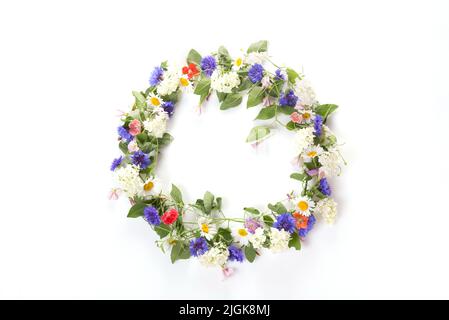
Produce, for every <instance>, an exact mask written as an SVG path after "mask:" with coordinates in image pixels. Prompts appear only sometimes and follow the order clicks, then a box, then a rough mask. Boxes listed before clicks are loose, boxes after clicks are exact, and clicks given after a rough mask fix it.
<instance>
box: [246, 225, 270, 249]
mask: <svg viewBox="0 0 449 320" xmlns="http://www.w3.org/2000/svg"><path fill="white" fill-rule="evenodd" d="M248 240H249V242H251V244H252V245H253V248H254V249H260V248H262V246H263V244H264V243H265V240H267V237H266V236H265V232H264V229H263V228H257V229H256V230H255V231H254V234H250V236H249V239H248Z"/></svg>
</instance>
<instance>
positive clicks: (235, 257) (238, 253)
mask: <svg viewBox="0 0 449 320" xmlns="http://www.w3.org/2000/svg"><path fill="white" fill-rule="evenodd" d="M228 251H229V257H228V259H229V261H238V262H242V261H243V252H242V250H241V249H239V248H237V247H236V246H234V245H231V246H229V248H228Z"/></svg>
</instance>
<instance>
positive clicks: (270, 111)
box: [256, 106, 276, 120]
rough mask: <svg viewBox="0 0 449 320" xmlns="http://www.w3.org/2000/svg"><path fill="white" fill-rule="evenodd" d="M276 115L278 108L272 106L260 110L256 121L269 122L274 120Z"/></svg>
mask: <svg viewBox="0 0 449 320" xmlns="http://www.w3.org/2000/svg"><path fill="white" fill-rule="evenodd" d="M275 115H276V106H270V107H265V108H262V109H260V112H259V114H258V115H257V117H256V120H268V119H271V118H273V117H274V116H275Z"/></svg>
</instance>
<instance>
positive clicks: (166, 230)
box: [154, 223, 170, 239]
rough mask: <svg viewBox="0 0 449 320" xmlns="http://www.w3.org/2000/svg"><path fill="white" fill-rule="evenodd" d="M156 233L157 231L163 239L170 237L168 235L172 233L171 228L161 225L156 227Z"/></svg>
mask: <svg viewBox="0 0 449 320" xmlns="http://www.w3.org/2000/svg"><path fill="white" fill-rule="evenodd" d="M154 231H156V233H157V234H158V235H159V237H160V238H161V239H162V238H165V237H166V236H168V234H169V233H170V226H168V225H166V224H164V223H161V224H160V225H158V226H155V227H154Z"/></svg>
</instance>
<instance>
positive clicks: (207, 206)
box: [203, 191, 215, 214]
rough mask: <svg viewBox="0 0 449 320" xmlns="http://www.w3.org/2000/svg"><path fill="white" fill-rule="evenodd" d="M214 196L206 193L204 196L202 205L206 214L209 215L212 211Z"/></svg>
mask: <svg viewBox="0 0 449 320" xmlns="http://www.w3.org/2000/svg"><path fill="white" fill-rule="evenodd" d="M214 198H215V197H214V195H213V194H212V193H210V192H209V191H207V192H206V193H205V194H204V199H203V204H204V210H205V211H206V214H210V212H211V211H212V206H213V204H214Z"/></svg>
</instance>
